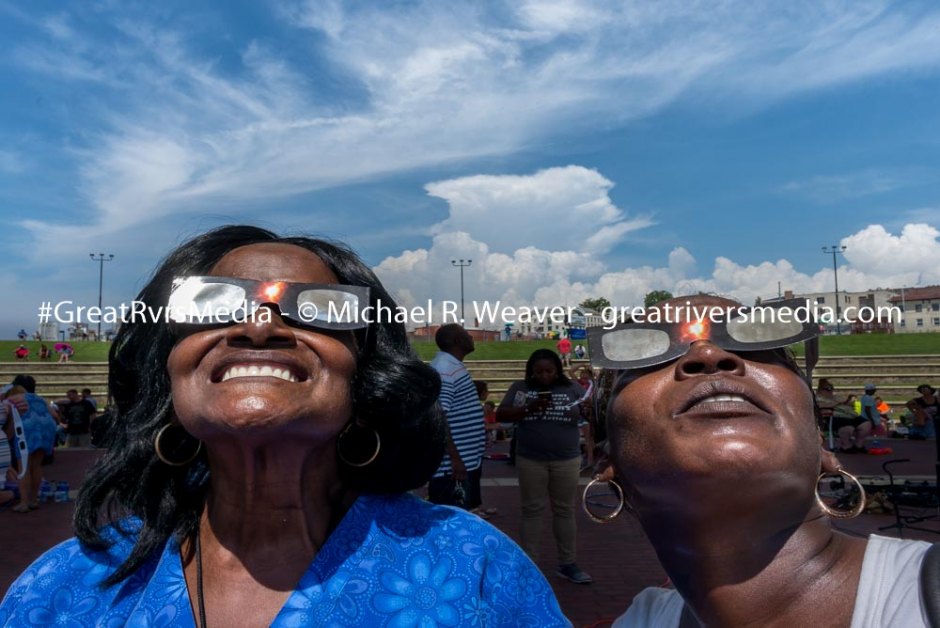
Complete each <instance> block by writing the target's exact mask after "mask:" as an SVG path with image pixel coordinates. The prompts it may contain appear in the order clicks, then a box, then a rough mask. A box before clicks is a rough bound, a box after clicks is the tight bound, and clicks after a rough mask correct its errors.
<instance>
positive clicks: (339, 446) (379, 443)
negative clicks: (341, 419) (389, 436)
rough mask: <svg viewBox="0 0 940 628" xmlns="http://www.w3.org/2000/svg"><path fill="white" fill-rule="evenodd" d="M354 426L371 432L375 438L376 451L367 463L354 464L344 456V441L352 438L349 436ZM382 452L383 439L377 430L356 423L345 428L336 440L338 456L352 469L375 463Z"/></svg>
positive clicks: (352, 422)
mask: <svg viewBox="0 0 940 628" xmlns="http://www.w3.org/2000/svg"><path fill="white" fill-rule="evenodd" d="M353 426H355V427H356V429H358V430H366V429H368V430H369V431H371V432H372V435H373V436H374V437H375V451H374V452H372V455H371V456H369V458H368V459H367V460H366V461H365V462H352V461H350V460H349V458H347V457H346V455H345V454H343V442H344V440H343V439H344V438H345V439H348V438H350V437H349V436H348V435H349V431H350V430H351V429H353ZM356 440H358V439H356ZM381 450H382V439H381V438H379V433H378V432H377V431H376V430H375V428H373V427H369V426H362V425H359V424H357V423H356V422H355V421H350V422H349V424H348V425H347V426H346V427H345V429H343V431H342V432H340V434H339V436H338V437H337V439H336V455H337V456H339V459H340V460H341V461H342V462H343V464H345V465H347V466H350V467H355V468H357V469H358V468H362V467H367V466H369V465H370V464H372V463H373V462H375V459H376V458H378V457H379V452H380V451H381Z"/></svg>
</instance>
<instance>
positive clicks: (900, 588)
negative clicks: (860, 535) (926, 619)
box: [852, 534, 930, 626]
mask: <svg viewBox="0 0 940 628" xmlns="http://www.w3.org/2000/svg"><path fill="white" fill-rule="evenodd" d="M929 548H930V543H927V542H925V541H913V540H904V539H894V538H889V537H884V536H878V535H875V534H873V535H871V536H870V537H869V539H868V546H867V547H866V548H865V558H864V560H863V561H862V571H861V574H860V576H859V582H858V592H857V594H856V598H855V599H856V601H855V611H854V613H853V621H852V625H853V626H917V625H921V623H920V622H923V619H922V616H921V600H920V586H919V580H920V566H921V563H922V562H923V560H924V554H926V553H927V550H928V549H929Z"/></svg>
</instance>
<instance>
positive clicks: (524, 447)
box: [496, 349, 591, 584]
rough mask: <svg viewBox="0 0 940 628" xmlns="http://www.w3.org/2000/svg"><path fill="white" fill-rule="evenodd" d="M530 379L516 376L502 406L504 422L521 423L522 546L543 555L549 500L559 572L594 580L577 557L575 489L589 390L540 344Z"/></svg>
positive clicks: (530, 364)
mask: <svg viewBox="0 0 940 628" xmlns="http://www.w3.org/2000/svg"><path fill="white" fill-rule="evenodd" d="M525 374H526V378H525V380H522V381H518V382H514V383H513V385H512V386H511V387H510V388H509V391H508V392H507V393H506V396H505V397H504V398H503V401H502V403H501V404H500V406H499V409H498V410H497V414H496V418H497V420H498V421H500V422H514V423H516V469H517V470H518V472H519V490H520V493H521V496H520V497H521V499H520V501H521V506H522V529H521V537H522V543H521V544H522V548H523V549H524V550H525V551H526V553H528V554H529V556H531V557H532V559H533V560H538V553H539V545H540V538H541V529H542V512H543V510H544V509H545V502H550V503H551V507H552V532H553V533H554V534H555V544H556V546H557V548H558V565H559V566H558V575H560V576H562V577H564V578H567V579H568V580H571V581H572V582H576V583H578V584H588V583H590V582H591V576H589V575H588V574H587V573H585V572H584V571H582V570H581V569H580V568H579V567H578V565H577V564H576V563H575V558H576V556H575V535H576V525H575V508H574V503H575V494H576V493H577V490H578V477H579V475H580V468H581V448H580V430H579V428H578V423H579V422H580V420H581V417H582V413H583V412H587V411H588V410H589V403H590V402H589V401H588V400H587V397H588V394H587V393H586V391H585V390H584V389H583V388H581V386H580V385H578V384H577V383H576V382H572V381H571V380H570V379H568V378H567V377H566V376H565V374H564V370H563V368H562V364H561V360H560V359H559V358H558V355H557V354H556V353H555V352H554V351H551V350H549V349H538V350H536V351H535V352H533V353H532V355H531V356H529V360H528V362H527V363H526V369H525Z"/></svg>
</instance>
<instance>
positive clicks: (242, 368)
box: [219, 364, 300, 383]
mask: <svg viewBox="0 0 940 628" xmlns="http://www.w3.org/2000/svg"><path fill="white" fill-rule="evenodd" d="M240 377H273V378H276V379H282V380H284V381H285V382H291V383H297V382H298V381H300V380H299V379H298V378H297V376H296V375H294V374H293V373H292V372H291V370H290V369H288V368H283V367H281V366H270V365H268V364H264V365H261V366H258V365H257V364H251V365H234V366H230V367H229V368H228V369H226V370H225V372H224V373H222V379H221V380H219V381H222V382H226V381H228V380H230V379H238V378H240Z"/></svg>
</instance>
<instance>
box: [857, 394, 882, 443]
mask: <svg viewBox="0 0 940 628" xmlns="http://www.w3.org/2000/svg"><path fill="white" fill-rule="evenodd" d="M876 392H878V387H877V386H875V385H874V384H865V394H864V395H862V397H861V399H859V403H860V404H861V412H859V415H860V416H861V417H862V419H863V420H865V421H871V429H872V432H873V433H874V432H878V431H880V428H881V413H880V412H878V402H877V401H875V393H876Z"/></svg>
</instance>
